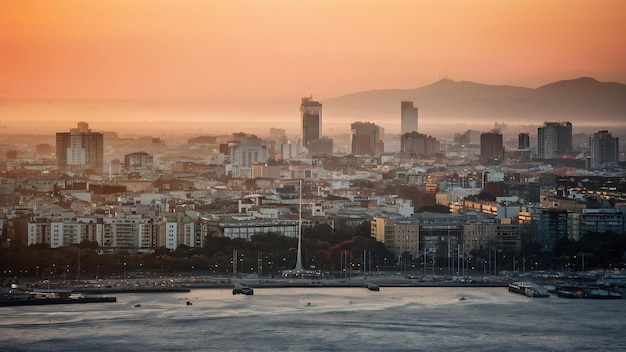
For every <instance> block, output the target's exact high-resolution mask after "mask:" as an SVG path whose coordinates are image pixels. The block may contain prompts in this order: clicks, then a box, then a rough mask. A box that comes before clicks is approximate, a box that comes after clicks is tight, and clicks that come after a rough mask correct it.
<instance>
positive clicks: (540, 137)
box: [537, 122, 572, 159]
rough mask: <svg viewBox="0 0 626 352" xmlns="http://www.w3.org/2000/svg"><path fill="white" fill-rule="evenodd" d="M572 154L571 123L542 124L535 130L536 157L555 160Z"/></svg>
mask: <svg viewBox="0 0 626 352" xmlns="http://www.w3.org/2000/svg"><path fill="white" fill-rule="evenodd" d="M571 152H572V123H571V122H544V123H543V127H539V128H538V129H537V157H538V158H539V159H556V158H559V157H560V156H561V155H562V154H569V153H571Z"/></svg>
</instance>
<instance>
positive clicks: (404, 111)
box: [400, 101, 417, 134]
mask: <svg viewBox="0 0 626 352" xmlns="http://www.w3.org/2000/svg"><path fill="white" fill-rule="evenodd" d="M400 107H401V126H400V133H401V134H405V133H411V132H413V131H415V132H417V108H416V107H414V106H413V102H412V101H403V102H401V103H400Z"/></svg>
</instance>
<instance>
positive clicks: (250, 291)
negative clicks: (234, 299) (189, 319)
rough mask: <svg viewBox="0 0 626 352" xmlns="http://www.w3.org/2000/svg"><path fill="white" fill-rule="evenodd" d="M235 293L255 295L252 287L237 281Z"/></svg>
mask: <svg viewBox="0 0 626 352" xmlns="http://www.w3.org/2000/svg"><path fill="white" fill-rule="evenodd" d="M233 295H246V296H252V295H254V289H252V287H248V286H244V285H242V284H238V283H237V284H235V288H234V289H233ZM189 303H191V302H189Z"/></svg>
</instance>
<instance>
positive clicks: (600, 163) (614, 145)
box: [589, 131, 619, 169]
mask: <svg viewBox="0 0 626 352" xmlns="http://www.w3.org/2000/svg"><path fill="white" fill-rule="evenodd" d="M589 148H590V149H591V165H590V166H591V168H592V169H598V168H603V167H606V166H614V165H616V164H617V163H618V162H619V138H618V137H613V136H611V134H610V133H609V132H608V131H598V132H596V133H594V134H593V137H590V138H589Z"/></svg>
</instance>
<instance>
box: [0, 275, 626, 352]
mask: <svg viewBox="0 0 626 352" xmlns="http://www.w3.org/2000/svg"><path fill="white" fill-rule="evenodd" d="M116 296H117V302H116V303H96V304H73V305H49V306H25V307H3V308H0V350H2V351H154V352H156V351H191V350H194V351H440V350H443V351H454V350H464V351H504V350H508V351H565V350H578V351H580V350H594V351H624V350H626V338H624V337H623V336H624V331H625V329H626V300H572V299H563V298H557V297H555V296H553V297H551V298H527V297H525V296H521V295H517V294H513V293H509V292H508V290H507V288H431V287H429V288H425V287H411V288H409V287H404V288H386V287H382V288H381V290H380V291H378V292H374V291H369V290H367V289H366V288H315V287H312V288H257V289H255V291H254V295H253V296H245V295H232V291H231V290H226V289H197V290H196V289H193V290H191V292H189V293H145V294H117V295H116ZM461 298H464V299H461ZM187 302H191V304H190V305H189V304H187ZM137 304H140V305H141V307H135V305H137Z"/></svg>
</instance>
